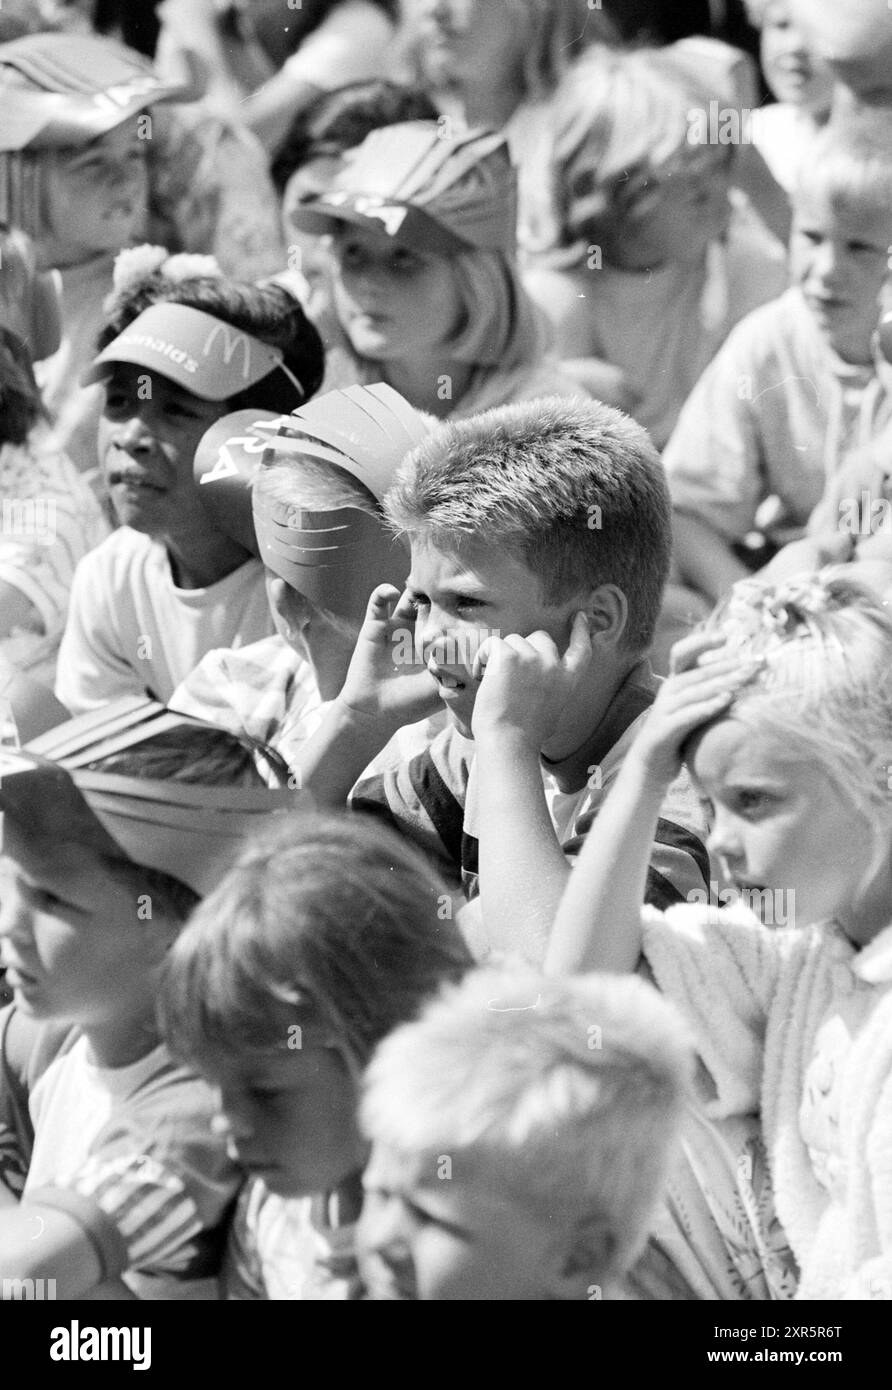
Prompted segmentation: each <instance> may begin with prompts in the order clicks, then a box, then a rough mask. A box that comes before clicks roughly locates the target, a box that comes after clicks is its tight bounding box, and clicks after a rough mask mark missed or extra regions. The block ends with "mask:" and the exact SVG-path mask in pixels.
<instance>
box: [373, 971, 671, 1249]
mask: <svg viewBox="0 0 892 1390" xmlns="http://www.w3.org/2000/svg"><path fill="white" fill-rule="evenodd" d="M691 1072H692V1054H691V1050H690V1046H689V1043H688V1035H687V1032H686V1029H685V1025H684V1024H683V1023H682V1021H681V1019H680V1017H679V1016H678V1015H677V1014H676V1013H675V1011H674V1009H673V1008H672V1007H671V1005H669V1004H668V1003H666V1002H665V1001H664V1000H663V999H661V998H660V996H659V995H658V994H657V993H656V991H655V990H654V989H652V988H651V986H649V985H646V984H645V983H644V982H643V981H641V980H639V979H637V978H635V977H633V976H630V977H626V976H619V975H589V976H582V977H579V978H576V979H570V980H554V979H550V978H548V977H546V976H543V975H540V974H538V973H537V972H535V971H532V970H528V969H527V968H525V967H524V968H520V967H510V968H500V969H483V970H475V971H473V972H471V974H470V975H468V976H467V977H466V978H465V980H464V981H463V983H462V984H460V985H459V986H457V987H454V988H452V989H450V990H448V991H446V992H444V993H443V994H442V996H441V997H440V998H439V999H438V1000H436V1001H435V1002H434V1003H432V1004H429V1005H428V1006H427V1008H426V1009H425V1010H424V1013H423V1014H422V1015H421V1017H420V1019H419V1020H418V1021H417V1022H415V1023H409V1024H407V1025H405V1026H403V1027H401V1028H399V1029H397V1030H396V1031H395V1032H394V1033H393V1034H391V1035H390V1037H388V1038H386V1039H385V1040H384V1042H383V1043H382V1044H381V1045H380V1047H379V1048H378V1051H377V1052H376V1054H375V1056H374V1058H373V1060H372V1062H371V1065H370V1066H369V1068H368V1070H367V1072H366V1080H365V1095H364V1099H363V1102H362V1107H361V1121H362V1124H363V1127H364V1130H365V1133H366V1136H367V1137H368V1138H369V1139H371V1140H372V1142H380V1143H383V1144H385V1145H387V1146H388V1147H389V1148H391V1149H394V1150H395V1151H396V1152H398V1153H402V1154H406V1155H426V1154H450V1155H452V1156H454V1155H455V1154H456V1152H457V1151H464V1152H466V1153H473V1154H474V1156H475V1159H477V1160H480V1161H482V1162H483V1163H485V1164H486V1165H487V1167H490V1166H491V1170H492V1172H493V1173H494V1174H495V1175H497V1177H498V1180H499V1182H500V1183H503V1184H504V1185H505V1187H506V1189H508V1190H511V1191H512V1193H513V1194H514V1195H516V1196H517V1197H519V1198H520V1200H521V1201H523V1202H524V1203H525V1204H526V1205H527V1206H528V1207H531V1208H533V1209H535V1210H537V1211H538V1210H541V1211H542V1212H543V1214H545V1215H548V1214H552V1215H557V1213H558V1212H561V1213H562V1214H568V1215H571V1216H575V1215H576V1214H577V1212H578V1215H579V1217H580V1218H583V1217H588V1216H591V1215H598V1216H603V1217H606V1218H607V1219H608V1220H609V1221H610V1224H611V1229H612V1233H613V1235H614V1239H615V1242H616V1246H615V1252H616V1258H615V1260H614V1268H615V1270H616V1272H619V1270H620V1268H621V1267H625V1266H626V1265H628V1263H629V1262H630V1261H631V1260H632V1258H633V1257H634V1255H635V1253H636V1252H637V1250H638V1249H639V1247H640V1245H641V1244H642V1243H643V1241H644V1239H645V1237H646V1234H647V1229H648V1225H649V1222H650V1220H651V1217H652V1214H653V1210H654V1207H655V1205H656V1203H657V1201H658V1200H659V1197H660V1194H661V1192H662V1189H663V1185H664V1183H665V1181H666V1177H667V1173H668V1168H669V1163H670V1160H671V1158H672V1155H673V1152H674V1146H675V1141H676V1139H677V1136H678V1132H679V1128H680V1124H681V1117H682V1112H683V1109H684V1105H685V1101H686V1098H687V1095H688V1087H689V1084H690V1078H691Z"/></svg>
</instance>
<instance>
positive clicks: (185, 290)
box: [97, 246, 324, 412]
mask: <svg viewBox="0 0 892 1390" xmlns="http://www.w3.org/2000/svg"><path fill="white" fill-rule="evenodd" d="M153 304H183V305H186V306H187V307H188V308H191V309H199V310H201V311H202V312H203V313H205V314H210V315H211V316H212V317H214V318H217V319H220V320H221V322H223V323H228V324H231V325H232V326H233V327H234V328H238V329H241V330H242V332H244V333H249V334H251V335H252V336H253V337H255V338H258V339H259V340H260V341H261V342H263V343H267V344H268V345H269V346H270V347H273V348H278V349H279V350H280V352H281V353H282V359H283V363H284V366H285V367H287V368H288V371H289V372H290V373H292V374H293V377H296V378H297V381H298V382H299V383H300V386H301V389H302V390H303V392H304V397H303V399H308V398H309V397H310V396H312V395H313V394H314V392H315V391H316V390H318V388H319V385H320V384H321V381H322V375H323V371H324V350H323V347H322V340H321V338H320V337H319V334H318V332H317V331H316V329H315V327H314V326H313V324H312V323H311V322H310V320H309V319H308V318H307V316H306V314H305V313H304V311H303V309H302V308H301V306H300V304H299V303H298V302H297V300H296V299H295V298H294V296H293V295H292V294H290V293H289V292H288V291H287V290H286V289H285V288H283V286H282V285H279V284H272V283H268V284H261V285H257V284H250V283H248V282H243V281H239V280H233V279H230V278H229V277H227V276H224V275H223V274H222V273H221V272H220V269H219V266H217V264H216V262H215V261H214V260H213V258H212V257H207V256H190V255H176V256H169V255H168V253H167V251H166V250H164V248H163V247H158V246H139V247H136V248H134V250H132V251H125V252H122V253H121V255H120V256H119V257H118V258H117V261H116V263H115V289H114V292H113V294H112V295H111V296H110V298H109V299H108V300H107V301H106V306H105V308H106V322H105V325H104V327H103V328H102V330H101V332H100V334H99V338H98V341H97V348H98V350H99V351H101V350H102V349H103V348H105V347H107V346H108V344H109V343H111V342H112V341H113V340H114V339H115V338H116V337H117V336H118V334H119V333H123V331H124V329H125V328H127V327H128V326H129V325H130V324H131V323H132V322H133V320H134V319H135V318H137V317H138V316H139V315H140V314H141V313H143V311H144V310H146V309H148V308H150V306H151V305H153ZM299 403H300V402H299V401H296V400H295V385H294V381H293V380H292V379H291V378H290V377H289V376H286V374H285V373H284V372H282V371H279V370H275V371H272V372H270V374H269V375H268V376H266V377H264V378H263V379H262V380H261V381H258V382H257V383H255V385H253V386H251V387H249V388H247V389H246V390H245V391H243V392H240V393H239V394H237V395H235V396H233V397H231V398H230V400H229V402H228V404H229V407H230V408H231V409H232V410H233V411H235V410H244V409H257V410H274V411H283V412H286V411H289V410H292V409H293V408H294V406H295V404H299Z"/></svg>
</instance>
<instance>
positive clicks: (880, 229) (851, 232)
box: [793, 171, 892, 242]
mask: <svg viewBox="0 0 892 1390" xmlns="http://www.w3.org/2000/svg"><path fill="white" fill-rule="evenodd" d="M793 220H794V223H795V224H796V225H802V224H803V223H806V222H811V221H818V222H821V223H822V224H823V225H826V226H828V227H832V228H833V229H835V230H838V231H840V232H843V233H844V234H846V235H848V236H860V237H866V238H872V237H875V238H877V239H878V240H880V241H884V242H885V241H892V208H889V207H888V206H887V205H886V203H885V202H881V201H879V200H877V198H876V196H875V195H872V192H871V189H870V188H869V187H865V188H864V190H863V193H862V194H861V196H860V197H853V196H847V195H846V196H843V195H840V194H836V193H834V191H833V189H832V188H831V187H829V186H828V185H827V184H826V183H825V182H824V181H822V179H821V176H820V172H819V171H816V172H815V175H814V177H813V178H812V179H811V180H810V181H809V182H808V183H806V184H804V185H803V186H802V187H800V189H799V190H798V192H797V193H796V195H795V197H794V202H793Z"/></svg>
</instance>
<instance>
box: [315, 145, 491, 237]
mask: <svg viewBox="0 0 892 1390" xmlns="http://www.w3.org/2000/svg"><path fill="white" fill-rule="evenodd" d="M288 215H289V219H290V221H291V222H292V223H293V225H294V226H295V227H298V228H300V230H301V231H305V232H310V233H312V234H314V235H317V236H319V235H324V234H326V233H330V232H333V231H336V230H337V229H338V226H339V225H340V224H343V223H345V222H347V223H352V224H353V225H355V226H361V227H366V228H368V229H370V230H374V231H376V232H378V233H379V234H381V235H384V236H387V237H389V238H390V239H391V241H392V242H393V243H394V244H395V245H397V246H408V247H412V248H413V249H415V250H419V251H432V252H436V253H439V254H442V255H455V254H456V252H458V251H462V250H464V251H467V250H468V249H469V248H472V247H473V248H476V249H478V250H486V251H499V252H502V253H503V254H505V255H509V256H510V255H513V254H514V252H515V249H516V240H517V231H516V227H517V175H516V173H515V170H514V168H513V166H512V164H511V159H510V156H509V153H508V146H507V144H506V142H505V137H504V135H502V134H501V133H498V132H494V131H489V130H468V131H459V132H456V133H455V134H448V133H447V132H444V131H443V130H442V129H441V127H440V124H439V122H437V121H406V122H404V123H402V124H400V125H393V126H385V127H383V128H382V129H380V130H373V131H372V132H371V134H370V135H368V136H366V138H365V140H364V141H363V142H362V144H361V145H358V146H357V147H356V149H355V150H349V151H348V152H347V154H346V155H345V156H344V162H343V165H342V167H341V169H340V171H339V173H338V174H337V175H336V177H335V179H334V182H333V185H332V187H331V188H330V189H327V190H326V191H325V192H323V193H321V194H317V195H315V196H313V197H311V198H308V199H307V201H306V202H305V203H298V204H297V205H296V206H295V207H290V208H289V214H288Z"/></svg>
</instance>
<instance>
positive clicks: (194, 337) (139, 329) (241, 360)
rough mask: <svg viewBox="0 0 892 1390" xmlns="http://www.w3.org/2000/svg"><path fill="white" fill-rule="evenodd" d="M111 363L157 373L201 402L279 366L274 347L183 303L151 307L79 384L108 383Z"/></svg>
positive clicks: (226, 395)
mask: <svg viewBox="0 0 892 1390" xmlns="http://www.w3.org/2000/svg"><path fill="white" fill-rule="evenodd" d="M116 362H129V363H132V364H133V365H134V366H138V367H145V368H146V369H147V370H148V371H149V372H157V373H158V374H159V376H163V377H166V378H167V379H168V380H169V381H173V382H175V383H176V385H177V386H182V388H183V390H184V391H189V392H191V394H192V395H193V396H198V397H199V398H200V399H201V400H204V401H226V400H229V399H230V398H231V397H233V396H237V395H238V394H239V393H240V392H241V391H246V390H247V389H248V387H250V386H254V385H255V384H256V383H257V382H258V381H262V380H263V378H264V377H266V376H269V374H270V372H272V371H275V369H276V368H277V367H281V366H282V362H283V358H282V354H281V352H279V350H278V349H277V348H274V347H270V345H269V344H268V343H264V342H261V341H260V339H259V338H254V337H252V335H251V334H250V333H245V332H244V331H243V330H242V329H240V328H234V327H233V326H232V324H230V323H226V322H225V321H224V320H223V319H218V318H215V317H214V316H213V314H206V313H204V311H203V310H201V309H192V308H190V307H189V306H188V305H186V304H166V303H165V304H152V305H150V306H149V308H148V309H144V310H143V312H142V313H141V314H138V315H137V317H136V318H135V319H134V320H133V322H132V323H130V324H128V325H127V327H126V328H125V329H124V331H123V332H122V333H119V334H118V336H117V338H115V339H114V340H113V341H112V342H110V343H109V345H108V347H106V348H103V350H102V352H100V354H99V356H98V357H97V358H96V359H95V360H94V361H93V363H92V364H91V366H89V367H88V368H87V370H86V371H85V372H84V374H83V375H82V377H81V385H82V386H89V385H91V384H92V383H93V382H97V381H98V382H102V381H105V380H107V378H108V377H109V376H110V374H111V367H112V366H113V365H114V364H115V363H116Z"/></svg>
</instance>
